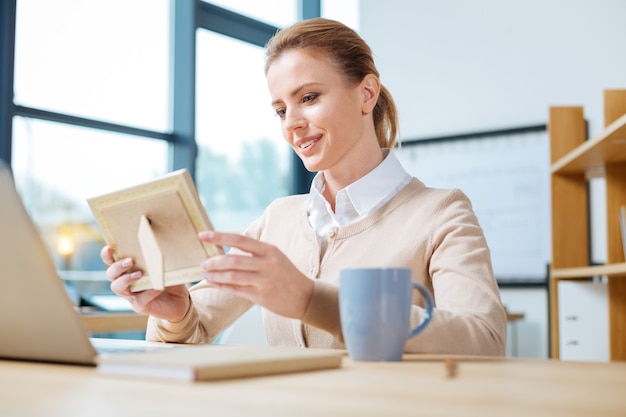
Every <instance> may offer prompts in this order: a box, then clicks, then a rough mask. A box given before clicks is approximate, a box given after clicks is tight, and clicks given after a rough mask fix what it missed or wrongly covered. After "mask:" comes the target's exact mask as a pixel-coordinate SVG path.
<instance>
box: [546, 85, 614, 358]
mask: <svg viewBox="0 0 626 417" xmlns="http://www.w3.org/2000/svg"><path fill="white" fill-rule="evenodd" d="M604 122H605V128H604V130H603V131H602V132H601V133H600V134H598V135H596V136H594V137H593V138H589V139H588V140H587V137H586V136H587V133H586V126H585V119H584V116H583V108H582V107H580V106H569V107H563V106H559V107H550V118H549V123H548V131H549V136H550V160H551V194H552V195H551V200H552V201H551V202H552V208H551V210H552V211H551V215H552V261H551V267H550V327H551V336H550V337H551V349H552V352H551V356H552V357H554V358H559V357H560V356H561V355H560V348H561V342H560V337H561V335H562V333H561V329H560V328H559V325H560V324H561V323H560V320H559V299H560V301H561V303H565V300H564V298H563V297H559V285H558V284H559V282H561V281H571V282H572V283H574V284H575V283H580V284H582V283H586V282H590V280H591V279H593V278H598V277H606V278H605V279H606V297H605V298H606V303H607V311H608V339H609V340H608V347H609V359H610V360H626V337H624V335H626V260H625V259H624V250H623V248H622V236H621V231H620V224H619V208H620V207H621V206H624V205H626V90H605V91H604ZM590 178H603V179H604V181H605V182H606V210H607V215H606V218H607V224H606V227H607V230H606V231H607V239H608V242H607V262H606V264H605V265H595V266H590V265H589V261H590V259H589V252H590V243H589V224H590V222H589V208H588V205H589V203H588V184H587V182H588V180H589V179H590ZM565 331H566V332H567V329H565ZM581 337H587V335H584V334H583V335H581ZM590 337H592V336H591V335H590Z"/></svg>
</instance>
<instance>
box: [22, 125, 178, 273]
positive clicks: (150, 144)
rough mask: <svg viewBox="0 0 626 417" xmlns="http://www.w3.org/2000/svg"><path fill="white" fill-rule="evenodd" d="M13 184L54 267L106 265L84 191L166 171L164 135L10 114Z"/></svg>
mask: <svg viewBox="0 0 626 417" xmlns="http://www.w3.org/2000/svg"><path fill="white" fill-rule="evenodd" d="M13 129H14V140H13V154H12V166H13V172H14V177H15V183H16V186H17V189H18V191H19V193H20V195H21V196H22V199H23V201H24V205H25V206H26V208H27V210H28V212H29V214H30V215H31V217H32V218H33V220H34V222H35V224H36V225H37V226H38V228H39V230H40V233H41V235H42V237H43V238H44V241H45V243H46V245H47V246H48V248H49V250H50V253H51V254H52V257H53V258H54V260H55V263H56V265H57V268H58V269H60V270H67V269H72V270H82V271H85V270H87V271H89V270H91V271H100V272H102V271H104V264H103V263H102V260H101V259H100V249H102V246H103V244H104V243H103V240H102V238H101V236H100V231H99V229H98V227H97V225H96V224H95V220H94V218H93V215H92V214H91V210H90V209H89V206H88V204H87V202H86V199H87V198H89V197H93V196H96V195H100V194H104V193H107V192H110V191H114V190H116V189H119V188H125V187H128V186H131V185H134V184H136V183H139V182H143V181H147V180H150V179H152V178H154V177H156V176H159V175H163V174H165V173H166V172H167V167H168V145H167V143H166V142H163V141H159V140H154V139H143V138H137V137H133V136H128V135H122V134H118V133H112V132H105V131H99V130H92V129H85V128H81V127H74V126H68V125H63V124H56V123H50V122H45V121H39V120H31V119H26V118H22V117H16V118H15V119H14V121H13Z"/></svg>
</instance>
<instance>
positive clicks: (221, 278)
mask: <svg viewBox="0 0 626 417" xmlns="http://www.w3.org/2000/svg"><path fill="white" fill-rule="evenodd" d="M202 278H204V280H205V281H206V282H207V283H209V284H210V285H213V286H229V287H254V288H260V287H261V286H263V282H264V280H260V279H259V274H258V273H256V272H249V271H232V270H228V271H210V272H207V271H204V272H203V273H202Z"/></svg>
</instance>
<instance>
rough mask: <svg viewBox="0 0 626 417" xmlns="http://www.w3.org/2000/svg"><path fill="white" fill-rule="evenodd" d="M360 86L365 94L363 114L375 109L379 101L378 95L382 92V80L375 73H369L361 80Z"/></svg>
mask: <svg viewBox="0 0 626 417" xmlns="http://www.w3.org/2000/svg"><path fill="white" fill-rule="evenodd" d="M360 88H361V94H362V96H363V104H362V105H361V111H362V112H363V114H369V113H371V112H372V111H374V107H375V106H376V103H377V102H378V95H379V94H380V81H379V80H378V77H377V76H375V75H374V74H367V75H366V76H365V78H363V80H362V81H361V85H360Z"/></svg>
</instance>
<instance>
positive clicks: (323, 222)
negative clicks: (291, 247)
mask: <svg viewBox="0 0 626 417" xmlns="http://www.w3.org/2000/svg"><path fill="white" fill-rule="evenodd" d="M383 156H384V159H383V161H382V162H381V163H380V164H379V165H378V166H377V167H376V168H374V169H373V170H372V171H370V172H368V173H367V174H366V175H365V176H363V177H361V178H359V179H358V180H356V181H355V182H353V183H352V184H350V185H348V186H347V187H346V188H343V189H341V190H339V192H338V193H337V197H336V200H335V211H334V212H333V210H332V208H331V206H330V203H329V202H328V201H326V199H325V198H324V195H323V192H324V188H325V187H326V183H325V181H324V174H323V173H322V172H318V173H317V175H316V176H315V178H313V182H312V183H311V191H310V195H309V203H308V206H307V214H308V216H309V223H310V224H311V226H312V227H313V229H314V230H315V232H316V234H317V237H318V239H319V241H320V244H321V245H322V247H324V246H325V243H326V236H327V235H328V232H329V231H330V229H331V228H333V227H337V226H345V225H348V224H350V223H354V222H355V221H357V220H361V219H362V218H364V217H366V216H367V215H369V214H370V213H372V212H374V211H375V210H376V209H378V208H379V207H381V206H382V205H383V204H385V203H387V202H388V201H389V200H391V199H392V198H393V197H394V196H395V195H396V194H397V193H398V191H400V190H401V189H402V188H404V186H406V185H407V184H408V183H409V182H410V181H411V179H412V176H411V175H410V174H409V173H407V172H406V170H405V169H404V168H403V167H402V165H401V164H400V161H398V158H396V156H395V155H394V153H393V152H390V149H383Z"/></svg>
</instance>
